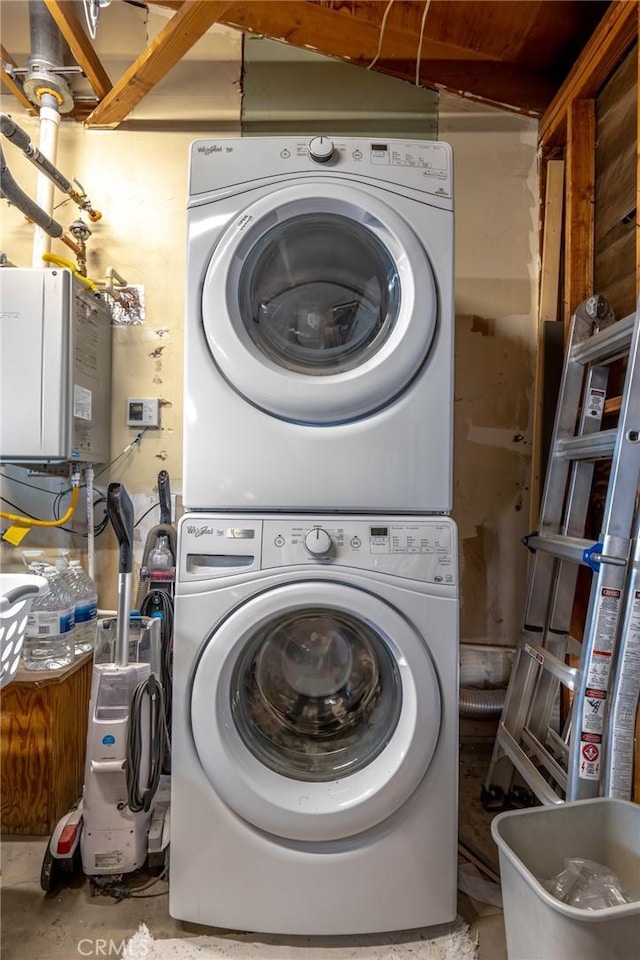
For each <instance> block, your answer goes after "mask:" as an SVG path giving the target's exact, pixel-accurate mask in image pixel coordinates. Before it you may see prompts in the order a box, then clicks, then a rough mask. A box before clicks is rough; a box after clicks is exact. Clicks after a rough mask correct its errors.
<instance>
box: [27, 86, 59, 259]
mask: <svg viewBox="0 0 640 960" xmlns="http://www.w3.org/2000/svg"><path fill="white" fill-rule="evenodd" d="M52 104H55V107H54V106H52ZM59 126H60V112H59V110H58V106H57V101H56V99H55V97H53V96H51V94H48V93H45V94H43V96H42V106H41V107H40V140H39V143H38V149H39V151H40V153H41V154H42V155H43V156H45V157H46V158H47V160H50V161H51V162H52V163H54V164H55V162H56V157H57V153H58V128H59ZM54 190H55V187H54V185H53V183H52V182H51V180H49V178H48V177H46V176H45V175H44V173H39V174H38V179H37V181H36V202H37V204H38V206H39V207H41V208H42V209H43V210H44V211H45V212H46V213H48V214H49V216H52V214H53V193H54ZM50 252H51V237H50V236H49V235H48V234H47V233H45V232H44V230H41V228H40V227H35V228H34V235H33V259H32V261H31V266H32V267H42V266H43V263H42V254H43V253H50Z"/></svg>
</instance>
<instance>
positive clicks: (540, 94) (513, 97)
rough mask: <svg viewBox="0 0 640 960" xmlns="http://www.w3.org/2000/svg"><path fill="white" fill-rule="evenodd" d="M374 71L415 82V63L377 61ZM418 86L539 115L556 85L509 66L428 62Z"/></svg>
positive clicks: (545, 77) (515, 66) (485, 62)
mask: <svg viewBox="0 0 640 960" xmlns="http://www.w3.org/2000/svg"><path fill="white" fill-rule="evenodd" d="M376 69H378V70H379V71H380V72H381V73H386V74H389V76H395V77H399V78H400V79H403V80H410V81H411V82H414V80H415V78H414V75H413V72H412V71H415V64H414V63H412V62H407V61H397V60H390V61H388V60H379V61H378V62H377V63H376ZM420 83H421V84H422V85H423V86H425V87H432V88H434V89H442V90H447V91H448V92H449V93H455V94H457V95H459V96H465V97H469V98H471V99H474V100H481V101H482V102H483V103H487V104H491V105H492V106H495V107H502V108H507V109H509V110H511V111H515V112H517V113H523V114H527V115H533V116H540V115H541V114H542V113H543V112H544V110H545V108H546V106H547V105H548V104H549V102H550V101H551V99H552V97H553V94H554V92H555V91H556V89H557V85H556V84H555V83H554V81H553V79H552V78H550V77H548V76H545V75H544V74H541V73H536V72H534V71H533V70H528V69H526V68H525V67H520V66H518V65H517V64H512V63H494V62H493V61H486V60H485V61H484V62H483V61H476V60H472V61H469V62H467V61H464V60H435V61H432V60H427V61H426V62H424V61H423V62H422V63H421V66H420Z"/></svg>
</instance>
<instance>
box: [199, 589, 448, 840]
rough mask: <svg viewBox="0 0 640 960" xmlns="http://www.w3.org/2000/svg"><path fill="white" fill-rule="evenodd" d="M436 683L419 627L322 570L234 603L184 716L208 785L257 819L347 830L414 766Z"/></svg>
mask: <svg viewBox="0 0 640 960" xmlns="http://www.w3.org/2000/svg"><path fill="white" fill-rule="evenodd" d="M440 717H441V708H440V693H439V686H438V680H437V676H436V672H435V669H434V666H433V663H432V661H431V657H430V655H429V653H428V651H427V647H426V645H425V643H424V640H423V639H422V638H421V637H420V636H419V635H418V634H417V633H416V631H415V630H414V629H413V627H412V626H411V625H410V624H409V623H408V622H407V620H405V618H404V617H403V616H402V615H401V614H400V613H399V612H398V611H397V610H395V609H394V608H393V607H391V606H390V605H389V604H387V603H385V602H384V601H382V600H380V599H379V598H377V597H375V596H373V595H372V594H370V593H367V592H365V591H363V590H359V589H357V588H355V587H350V586H347V585H345V584H340V583H332V582H326V581H322V582H316V581H304V582H297V583H292V584H286V585H283V586H280V587H275V588H273V589H271V590H267V591H265V592H264V593H261V594H259V595H257V596H255V597H253V598H252V599H251V600H249V601H247V602H246V603H244V604H243V605H242V606H240V607H238V608H237V609H236V610H235V611H234V612H233V613H232V614H231V615H230V616H229V617H228V618H227V619H226V620H224V621H223V622H222V623H221V625H220V626H219V627H217V628H216V630H215V631H214V632H213V634H212V635H211V637H210V638H209V640H208V642H207V644H206V646H205V648H204V650H203V653H202V655H201V658H200V660H199V662H198V665H197V668H196V672H195V676H194V680H193V686H192V702H191V722H192V731H193V737H194V741H195V746H196V750H197V752H198V756H199V759H200V762H201V764H202V766H203V768H204V770H205V772H206V775H207V777H208V779H209V781H210V782H211V784H212V786H213V788H214V789H215V790H216V792H217V793H218V794H219V796H221V797H222V799H223V800H224V801H225V803H227V804H228V806H229V807H230V808H231V809H232V810H234V811H235V812H236V813H237V814H239V815H240V816H241V817H243V818H244V819H245V820H248V821H249V822H250V823H252V824H254V825H255V826H256V827H259V828H260V829H262V830H265V831H267V832H269V833H271V834H275V835H277V836H280V837H287V838H290V839H296V840H335V839H339V838H342V837H348V836H353V835H354V834H358V833H361V832H362V831H364V830H367V829H368V828H370V827H372V826H374V825H375V824H377V823H379V822H381V821H382V820H384V819H386V818H387V817H389V816H391V814H392V813H394V812H395V811H396V810H397V809H398V808H399V807H400V806H402V804H403V803H404V802H405V801H406V800H407V799H408V798H409V797H410V796H411V794H412V793H413V791H414V790H415V788H416V787H417V786H418V784H419V783H420V781H421V780H422V778H423V777H424V776H425V774H426V772H427V769H428V767H429V764H430V762H431V758H432V756H433V753H434V750H435V747H436V743H437V739H438V734H439V729H440Z"/></svg>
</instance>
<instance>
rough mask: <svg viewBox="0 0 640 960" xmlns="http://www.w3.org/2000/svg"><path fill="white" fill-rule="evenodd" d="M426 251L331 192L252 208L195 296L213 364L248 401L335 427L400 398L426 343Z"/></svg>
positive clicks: (305, 191) (393, 221)
mask: <svg viewBox="0 0 640 960" xmlns="http://www.w3.org/2000/svg"><path fill="white" fill-rule="evenodd" d="M436 317H437V296H436V286H435V282H434V278H433V273H432V270H431V266H430V264H429V260H428V258H427V255H426V252H425V250H424V248H423V247H422V245H421V243H420V242H419V240H418V238H417V237H416V235H415V233H414V232H413V230H411V228H410V227H409V226H408V225H407V223H406V222H405V221H404V220H403V219H402V218H401V217H400V216H399V215H398V214H397V213H395V212H394V210H393V209H392V208H391V207H390V206H388V205H387V204H386V203H385V202H383V201H382V200H380V199H378V198H376V197H373V196H370V195H369V194H365V193H363V192H362V191H359V190H358V189H357V188H351V187H345V186H342V185H337V184H331V183H328V184H322V185H321V186H320V185H318V184H307V185H295V186H291V187H285V188H283V189H280V190H276V191H274V192H273V193H272V194H270V195H269V196H266V197H265V196H263V197H261V198H260V199H258V200H256V201H255V202H253V203H252V204H250V205H249V206H248V207H247V208H246V209H245V210H244V211H243V212H242V215H241V216H239V217H237V218H236V219H235V220H234V222H233V223H232V224H231V226H230V227H229V228H228V229H227V230H226V231H225V232H224V233H223V235H222V237H221V239H220V241H219V242H218V244H217V246H216V247H215V249H214V251H213V253H212V256H211V260H210V262H209V266H208V268H207V273H206V276H205V280H204V285H203V291H202V319H203V324H204V331H205V335H206V338H207V342H208V344H209V348H210V350H211V353H212V355H213V358H214V360H215V362H216V364H217V365H218V367H219V369H220V371H221V372H222V374H223V375H224V377H225V378H226V379H227V381H228V382H229V383H230V384H231V385H232V386H233V387H234V389H236V390H237V391H238V393H240V394H241V395H242V396H243V397H244V398H245V399H246V400H247V401H249V402H250V403H252V404H254V405H255V406H257V407H259V408H260V409H262V410H264V411H265V412H267V413H269V414H272V415H273V416H276V417H280V418H282V419H285V420H291V421H295V422H300V423H317V424H321V423H339V422H345V421H349V420H354V419H357V418H359V417H362V416H365V415H367V414H369V413H372V412H373V411H375V410H377V409H380V408H381V407H383V406H385V405H386V404H388V403H390V402H391V401H392V400H394V399H395V398H396V397H397V396H398V395H399V394H401V393H402V392H403V390H405V389H406V387H407V386H408V384H409V383H410V382H411V380H412V378H413V377H414V376H415V374H416V373H417V371H418V370H419V369H420V367H421V366H422V364H423V363H424V361H425V358H426V356H427V354H428V351H429V348H430V346H431V342H432V340H433V337H434V333H435V328H436Z"/></svg>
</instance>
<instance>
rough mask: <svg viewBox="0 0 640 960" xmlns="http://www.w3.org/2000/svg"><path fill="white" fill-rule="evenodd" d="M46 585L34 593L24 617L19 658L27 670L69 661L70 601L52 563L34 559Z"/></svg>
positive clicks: (72, 621) (34, 568) (53, 667)
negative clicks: (31, 602)
mask: <svg viewBox="0 0 640 960" xmlns="http://www.w3.org/2000/svg"><path fill="white" fill-rule="evenodd" d="M29 569H30V570H31V571H32V572H33V573H37V574H40V575H41V576H43V577H46V579H47V581H48V589H46V590H45V591H43V593H41V594H40V596H38V597H36V599H35V601H34V603H33V605H32V607H31V613H30V614H29V617H28V620H27V628H26V631H25V639H24V646H23V648H22V661H23V664H24V666H25V667H26V669H27V670H58V669H59V668H60V667H68V666H69V664H70V663H72V662H73V655H74V651H73V631H74V624H75V619H74V602H73V600H72V598H71V594H70V592H69V589H68V587H67V586H66V584H65V582H64V580H63V579H62V577H61V576H60V574H59V573H58V571H57V570H56V568H55V567H52V566H51V565H50V564H41V563H34V564H32V565H31V567H30V568H29Z"/></svg>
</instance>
